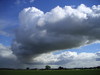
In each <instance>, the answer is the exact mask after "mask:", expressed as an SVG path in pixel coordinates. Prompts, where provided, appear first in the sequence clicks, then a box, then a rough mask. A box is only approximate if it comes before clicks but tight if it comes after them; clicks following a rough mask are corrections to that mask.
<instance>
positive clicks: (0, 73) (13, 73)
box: [0, 69, 100, 75]
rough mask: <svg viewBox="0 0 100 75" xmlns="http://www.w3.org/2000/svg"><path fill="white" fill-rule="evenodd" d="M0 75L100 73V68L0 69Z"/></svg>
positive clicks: (88, 74)
mask: <svg viewBox="0 0 100 75" xmlns="http://www.w3.org/2000/svg"><path fill="white" fill-rule="evenodd" d="M0 75H100V69H92V70H89V69H88V70H0Z"/></svg>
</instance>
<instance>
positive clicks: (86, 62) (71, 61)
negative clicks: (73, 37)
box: [33, 51, 100, 68]
mask: <svg viewBox="0 0 100 75" xmlns="http://www.w3.org/2000/svg"><path fill="white" fill-rule="evenodd" d="M97 54H99V52H97V53H86V52H82V53H77V52H71V51H66V52H62V53H60V54H53V53H46V54H41V55H40V56H38V57H36V58H34V59H33V60H34V63H36V64H37V63H38V64H39V65H44V64H49V65H51V66H52V65H53V66H52V67H59V66H63V67H67V68H75V67H95V66H99V65H100V61H96V58H97V57H98V55H97Z"/></svg>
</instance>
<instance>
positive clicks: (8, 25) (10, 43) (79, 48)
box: [0, 0, 100, 68]
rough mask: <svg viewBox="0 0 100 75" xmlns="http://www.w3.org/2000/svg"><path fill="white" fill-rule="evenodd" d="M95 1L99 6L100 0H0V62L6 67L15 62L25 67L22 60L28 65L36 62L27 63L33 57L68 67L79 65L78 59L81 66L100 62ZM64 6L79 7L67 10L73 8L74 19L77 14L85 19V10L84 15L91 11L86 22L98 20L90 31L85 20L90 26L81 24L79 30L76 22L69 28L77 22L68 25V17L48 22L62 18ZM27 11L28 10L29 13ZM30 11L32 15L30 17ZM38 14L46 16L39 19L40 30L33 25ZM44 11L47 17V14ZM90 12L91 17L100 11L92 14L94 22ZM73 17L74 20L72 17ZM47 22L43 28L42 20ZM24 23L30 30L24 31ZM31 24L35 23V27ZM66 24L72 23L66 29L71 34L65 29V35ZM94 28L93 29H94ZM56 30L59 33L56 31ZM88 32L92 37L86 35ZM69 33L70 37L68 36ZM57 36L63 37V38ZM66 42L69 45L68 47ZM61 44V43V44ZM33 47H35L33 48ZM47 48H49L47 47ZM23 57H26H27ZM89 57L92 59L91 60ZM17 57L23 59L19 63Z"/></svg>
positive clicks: (95, 64)
mask: <svg viewBox="0 0 100 75" xmlns="http://www.w3.org/2000/svg"><path fill="white" fill-rule="evenodd" d="M93 5H96V6H97V5H100V0H0V61H2V62H0V63H1V64H0V67H2V66H3V67H7V66H8V67H9V66H10V67H11V66H12V65H13V66H14V67H16V66H17V67H22V66H23V64H24V66H25V67H27V66H34V65H27V64H26V63H32V62H34V61H33V60H35V61H36V62H35V63H39V64H42V65H41V66H43V65H45V64H49V65H51V64H54V65H55V64H58V66H59V63H61V64H60V65H63V66H64V64H65V65H67V66H69V67H77V64H78V63H79V66H78V67H82V66H83V65H84V67H85V66H87V65H89V67H91V66H98V64H100V61H99V62H98V61H96V57H99V58H100V39H99V38H100V36H98V35H97V34H100V33H99V30H100V26H98V25H97V26H98V28H97V27H96V26H95V25H96V24H100V22H99V19H100V15H99V13H100V12H99V11H100V6H97V7H96V6H94V7H95V8H94V9H95V10H97V12H96V11H95V10H94V9H93V8H92V6H93ZM57 6H58V7H57ZM65 6H70V8H69V7H65ZM31 7H34V8H31ZM71 7H72V8H71ZM78 7H80V8H82V7H83V8H85V9H86V10H82V9H80V8H79V9H78ZM88 7H90V8H88ZM65 8H66V9H65ZM23 9H24V10H23ZM25 9H27V11H25ZM29 9H30V10H29ZM61 9H62V10H66V11H67V9H75V11H77V12H78V14H77V13H76V12H74V11H69V10H68V11H69V12H72V13H73V14H74V17H75V18H74V19H76V18H77V17H78V18H79V17H81V18H82V19H84V13H85V15H88V14H89V17H88V16H87V17H88V18H89V19H86V18H85V19H86V20H84V22H85V21H86V22H87V23H88V22H90V25H91V23H96V22H97V23H96V24H94V27H90V28H89V29H91V31H90V32H89V34H88V33H87V32H88V31H89V29H88V26H87V23H86V26H87V28H86V27H84V26H83V29H84V28H86V29H85V30H86V31H87V32H85V31H84V30H83V31H81V29H82V27H81V29H79V31H80V32H78V31H77V29H78V27H77V22H76V27H72V31H70V28H71V26H74V25H71V26H70V25H68V26H66V25H67V24H66V22H65V21H62V20H61V21H60V22H61V23H60V24H61V25H62V24H63V22H65V24H64V25H63V27H62V26H61V25H60V24H59V22H57V23H54V24H52V23H49V22H53V20H55V18H56V19H57V20H58V21H59V16H60V19H61V18H62V15H63V14H62V15H59V11H58V10H61ZM51 10H52V11H51ZM87 10H88V11H87ZM91 10H92V11H93V12H94V13H95V14H94V13H92V14H91V13H89V12H91ZM21 11H22V12H21ZM33 11H35V12H36V13H34V12H33ZM68 11H67V13H69V12H68ZM26 12H27V13H28V14H26ZM30 12H31V13H30ZM55 12H56V14H58V16H57V15H56V14H55ZM80 12H81V15H80ZM60 13H62V11H60ZM96 13H97V14H96ZM19 14H21V15H20V16H19ZM23 14H24V15H23ZM50 14H51V16H52V14H53V16H54V18H52V17H51V16H50ZM65 14H66V13H65ZM30 15H31V16H32V17H33V18H31V16H30ZM36 15H38V16H39V15H40V16H39V17H38V20H39V21H40V19H41V17H43V19H45V20H43V19H42V22H41V21H40V30H38V29H37V28H38V26H37V27H36V28H35V27H34V26H36V25H35V23H36V20H37V18H35V19H34V16H35V17H36ZM41 15H42V16H41ZM44 15H45V16H46V17H44ZM55 15H56V16H55ZM91 15H92V18H93V15H99V16H98V17H96V18H93V22H91V20H92V19H91ZM23 16H24V17H23ZM69 16H70V17H72V16H71V15H69ZM69 16H68V15H67V17H69ZM48 17H49V18H48ZM70 17H69V18H70ZM20 18H21V19H20ZM39 18H40V19H39ZM78 18H77V19H78ZM81 18H80V19H81ZM49 19H50V21H49ZM64 19H66V18H64ZM67 19H68V18H67ZM77 19H76V20H77ZM80 19H79V20H80ZM20 20H22V22H23V23H22V29H20V28H19V27H20V26H21V24H20ZM33 20H34V21H33ZM87 20H89V21H87ZM46 21H47V22H46ZM71 21H73V19H72V20H71ZM71 21H70V20H69V19H68V21H67V23H68V24H71V23H70V22H71ZM31 22H32V24H31ZM44 22H46V24H47V25H48V26H44V27H43V29H44V30H43V31H42V23H43V24H44V25H45V23H44ZM80 22H81V20H80ZM72 23H74V22H72ZM78 23H79V22H78ZM23 24H25V26H26V28H27V29H28V30H26V31H24V30H25V29H24V28H25V27H24V25H23ZM27 24H29V25H28V26H27ZM55 24H58V27H57V28H58V30H56V29H57V28H56V26H57V25H55ZM49 25H55V26H54V28H53V27H52V26H49ZM83 25H85V24H83ZM31 26H33V29H32V27H31ZM64 26H65V27H66V28H67V27H69V30H68V31H67V29H66V30H65V32H66V31H67V32H68V33H69V34H70V33H71V34H70V35H69V34H68V33H67V36H66V35H65V33H64V36H63V35H62V34H63V32H62V31H63V30H64ZM49 27H51V28H50V29H49ZM61 27H62V29H61V30H60V28H61ZM74 28H76V33H75V36H74V35H73V33H74V32H73V31H74ZM92 28H93V30H94V31H93V30H92ZM45 29H47V31H48V32H47V34H46V35H45V33H46V30H45ZM87 29H88V30H87ZM96 29H97V30H96ZM59 31H60V32H59ZM92 31H93V32H92ZM52 32H54V35H51V36H50V35H48V34H52ZM56 32H57V33H59V34H58V35H57V33H56ZM81 32H82V35H81V34H80V33H81ZM16 33H17V34H16ZM77 33H78V34H79V36H77ZM84 33H85V34H84ZM93 33H94V34H93ZM41 34H42V35H41ZM56 35H57V36H56ZM59 35H60V36H59ZM84 35H85V38H84ZM86 35H87V36H89V37H88V38H87V36H86ZM81 36H82V37H81ZM30 37H31V38H30ZM41 37H42V41H41ZM66 37H67V39H68V40H66V39H65V38H66ZM55 38H56V39H55ZM78 38H79V39H78ZM81 38H82V39H81ZM58 39H60V41H59V40H58ZM73 39H74V40H73ZM91 40H92V42H93V41H97V40H99V41H98V42H97V43H94V42H93V43H91ZM66 41H67V42H69V43H70V44H71V45H72V46H71V45H70V44H69V43H67V42H66ZM84 41H85V42H84ZM87 41H89V43H90V44H88V43H86V42H87ZM48 42H49V43H48ZM59 43H60V44H59ZM73 43H74V44H73ZM66 44H67V45H68V46H66V47H65V45H66ZM86 44H88V45H86ZM60 45H61V47H59V46H60ZM46 46H47V47H46ZM39 47H40V48H39ZM53 47H54V48H53ZM48 48H49V49H48ZM62 48H63V49H62ZM34 49H36V50H34ZM45 49H47V50H48V51H47V50H45ZM50 49H51V50H50ZM57 49H58V50H59V51H57V52H55V50H57ZM60 49H61V50H60ZM3 50H4V51H3ZM42 51H43V52H42ZM51 51H54V52H52V53H48V52H51ZM45 52H46V53H47V54H46V53H45ZM39 53H40V54H43V55H40V56H39V57H37V58H36V59H31V60H32V61H30V60H29V59H30V58H29V59H26V58H28V57H31V56H33V57H31V58H35V56H36V55H38V54H39ZM56 55H57V56H56ZM68 55H69V56H68ZM20 57H21V58H20ZM23 58H25V60H24V59H23ZM73 58H75V60H73ZM80 58H83V59H80ZM49 59H50V60H49ZM87 59H88V60H89V62H90V63H88V61H87ZM8 60H11V61H8ZM65 60H66V61H65ZM77 60H79V62H76V61H77ZM5 61H6V62H5ZM18 61H21V63H19V62H18ZM23 61H24V62H23ZM27 61H28V62H27ZM67 61H69V62H67ZM83 61H84V62H83ZM80 62H81V63H80ZM11 63H12V64H11ZM50 63H51V64H50ZM69 63H70V65H69ZM76 63H77V64H76ZM25 64H26V65H25ZM33 64H34V63H33ZM15 65H16V66H15ZM20 65H21V66H20ZM35 66H36V65H35ZM41 66H36V67H40V68H41ZM56 66H57V65H56Z"/></svg>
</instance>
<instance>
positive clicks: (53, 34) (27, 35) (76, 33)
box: [12, 4, 100, 63]
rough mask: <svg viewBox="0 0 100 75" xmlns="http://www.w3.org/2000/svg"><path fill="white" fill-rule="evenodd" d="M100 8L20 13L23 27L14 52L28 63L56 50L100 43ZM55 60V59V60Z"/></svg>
mask: <svg viewBox="0 0 100 75" xmlns="http://www.w3.org/2000/svg"><path fill="white" fill-rule="evenodd" d="M99 11H100V6H99V5H98V6H92V7H87V6H85V5H84V4H81V5H79V6H78V7H76V8H72V7H71V6H65V7H63V8H62V7H60V6H57V7H55V8H53V9H52V10H51V11H49V12H46V13H44V12H43V11H41V10H39V9H38V8H36V7H28V8H24V9H23V10H22V11H21V12H20V13H19V19H20V27H19V29H18V31H17V32H16V38H15V41H14V42H13V45H12V49H13V53H14V54H15V55H16V56H17V57H18V58H19V59H20V60H21V61H23V62H24V63H25V62H27V63H28V62H31V61H32V58H33V57H35V56H37V55H39V54H42V53H47V52H52V51H55V50H62V49H71V48H76V47H81V46H84V45H87V44H91V43H94V42H96V41H97V40H100V26H99V25H100V21H99V20H100V12H99ZM54 61H55V60H54Z"/></svg>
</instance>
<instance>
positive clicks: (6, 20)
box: [0, 0, 100, 52]
mask: <svg viewBox="0 0 100 75" xmlns="http://www.w3.org/2000/svg"><path fill="white" fill-rule="evenodd" d="M80 4H85V5H86V6H92V5H98V4H100V1H99V0H33V2H30V0H0V9H1V10H0V24H1V26H0V27H1V28H0V29H1V31H4V32H5V33H7V34H9V35H10V36H6V34H5V35H2V34H1V35H0V43H2V44H4V45H7V46H10V45H11V43H12V40H13V39H14V35H13V34H14V33H15V31H16V28H18V26H19V24H18V22H19V20H18V15H19V12H20V11H21V10H22V9H24V8H26V7H32V6H34V7H36V8H38V9H40V10H42V11H44V12H48V11H50V10H51V9H52V8H54V7H56V6H58V5H59V6H60V7H64V6H65V5H68V6H78V5H80ZM99 48H100V44H92V45H88V46H85V47H82V48H81V51H86V52H88V51H89V52H92V51H91V49H95V51H99V50H98V49H99ZM75 50H76V49H75ZM72 51H73V49H72ZM76 51H78V52H81V51H80V48H79V49H78V50H76ZM93 52H94V51H93Z"/></svg>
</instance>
